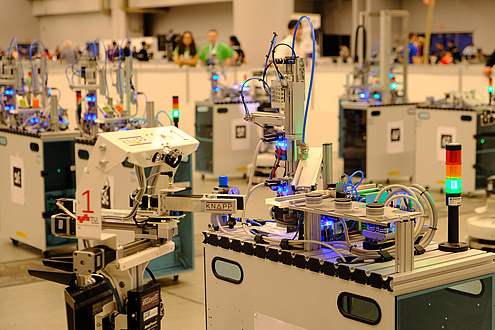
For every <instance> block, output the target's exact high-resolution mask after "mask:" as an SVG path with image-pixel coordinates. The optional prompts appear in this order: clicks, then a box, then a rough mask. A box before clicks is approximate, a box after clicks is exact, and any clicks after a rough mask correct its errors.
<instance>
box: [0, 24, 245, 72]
mask: <svg viewBox="0 0 495 330" xmlns="http://www.w3.org/2000/svg"><path fill="white" fill-rule="evenodd" d="M228 40H229V41H228V42H229V44H226V43H223V42H220V41H218V31H217V30H215V29H211V30H209V31H208V44H207V45H205V46H204V47H203V48H201V49H199V48H198V46H197V44H196V42H195V41H194V37H193V34H192V33H191V32H190V31H186V32H184V33H183V34H182V35H180V37H179V38H178V43H177V45H176V46H175V49H174V52H173V60H174V62H175V63H176V64H178V65H179V66H196V65H198V63H201V64H202V65H206V64H213V63H216V64H221V65H233V66H239V65H241V64H244V63H246V55H245V53H244V51H243V50H242V49H241V44H240V42H239V40H238V39H237V37H236V36H234V35H232V36H230V37H229V39H228ZM94 46H96V44H93V43H88V44H87V46H86V47H85V48H84V49H81V47H79V46H75V47H73V46H72V42H71V41H70V40H66V41H65V42H64V43H63V44H62V46H57V47H56V48H55V49H54V50H53V51H50V50H48V49H46V48H45V49H44V50H43V55H44V56H47V57H48V59H49V60H53V61H60V62H61V63H66V64H71V63H74V62H75V61H76V60H77V58H78V57H80V56H81V55H82V54H83V53H92V54H95V53H96V56H97V57H99V58H104V57H103V55H102V54H99V51H98V50H96V51H95V49H94ZM104 48H105V51H106V58H107V60H109V61H112V62H113V61H118V59H119V58H120V59H121V60H122V59H124V58H125V57H129V56H130V57H133V58H135V59H136V60H138V61H144V62H145V61H149V60H150V59H152V58H153V56H154V54H153V52H152V50H151V47H150V45H149V44H147V43H146V42H145V41H143V42H141V49H139V50H137V48H136V47H135V46H134V47H132V49H131V42H130V41H129V40H128V41H127V44H126V45H125V47H123V48H122V49H121V47H120V46H119V45H118V44H117V42H116V41H113V42H112V43H111V44H108V45H106V47H104ZM29 50H30V44H19V45H18V46H17V47H16V48H14V49H9V50H8V51H3V50H2V49H0V59H1V58H2V57H3V56H8V55H10V56H12V57H13V58H16V59H17V58H21V59H29V58H30V55H32V56H34V55H36V54H40V53H41V52H40V51H39V49H38V45H36V47H34V48H32V49H31V53H32V54H30V53H29Z"/></svg>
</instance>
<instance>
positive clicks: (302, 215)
mask: <svg viewBox="0 0 495 330" xmlns="http://www.w3.org/2000/svg"><path fill="white" fill-rule="evenodd" d="M303 217H304V212H301V216H300V217H299V224H298V225H297V230H296V233H295V234H294V237H292V240H295V239H296V237H297V235H298V234H299V229H301V223H302V221H303Z"/></svg>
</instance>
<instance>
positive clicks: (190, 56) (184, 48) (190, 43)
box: [174, 31, 199, 66]
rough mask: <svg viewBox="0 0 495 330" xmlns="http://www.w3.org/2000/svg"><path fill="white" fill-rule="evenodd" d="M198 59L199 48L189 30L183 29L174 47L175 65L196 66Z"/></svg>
mask: <svg viewBox="0 0 495 330" xmlns="http://www.w3.org/2000/svg"><path fill="white" fill-rule="evenodd" d="M198 60H199V49H198V47H197V46H196V43H195V42H194V38H193V35H192V33H191V32H189V31H185V32H184V33H183V34H182V36H181V38H180V41H179V44H178V45H177V46H176V47H175V49H174V62H175V64H177V65H180V66H183V65H188V66H196V64H198Z"/></svg>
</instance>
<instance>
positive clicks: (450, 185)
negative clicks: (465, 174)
mask: <svg viewBox="0 0 495 330" xmlns="http://www.w3.org/2000/svg"><path fill="white" fill-rule="evenodd" d="M461 192H462V179H458V178H451V179H446V180H445V193H447V194H460V193H461Z"/></svg>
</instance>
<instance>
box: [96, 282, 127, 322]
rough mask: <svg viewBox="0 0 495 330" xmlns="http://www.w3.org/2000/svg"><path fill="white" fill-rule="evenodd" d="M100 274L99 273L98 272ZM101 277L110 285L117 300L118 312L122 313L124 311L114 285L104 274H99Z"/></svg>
mask: <svg viewBox="0 0 495 330" xmlns="http://www.w3.org/2000/svg"><path fill="white" fill-rule="evenodd" d="M100 275H101V274H100ZM101 276H102V277H103V279H104V280H105V282H107V284H108V286H109V287H110V291H112V293H113V295H114V297H115V300H116V301H117V308H118V309H117V310H118V312H119V313H123V312H124V306H122V302H121V301H120V297H119V295H118V293H117V291H116V290H115V287H114V286H113V284H112V283H111V282H110V279H108V278H107V277H106V276H104V275H101Z"/></svg>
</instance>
